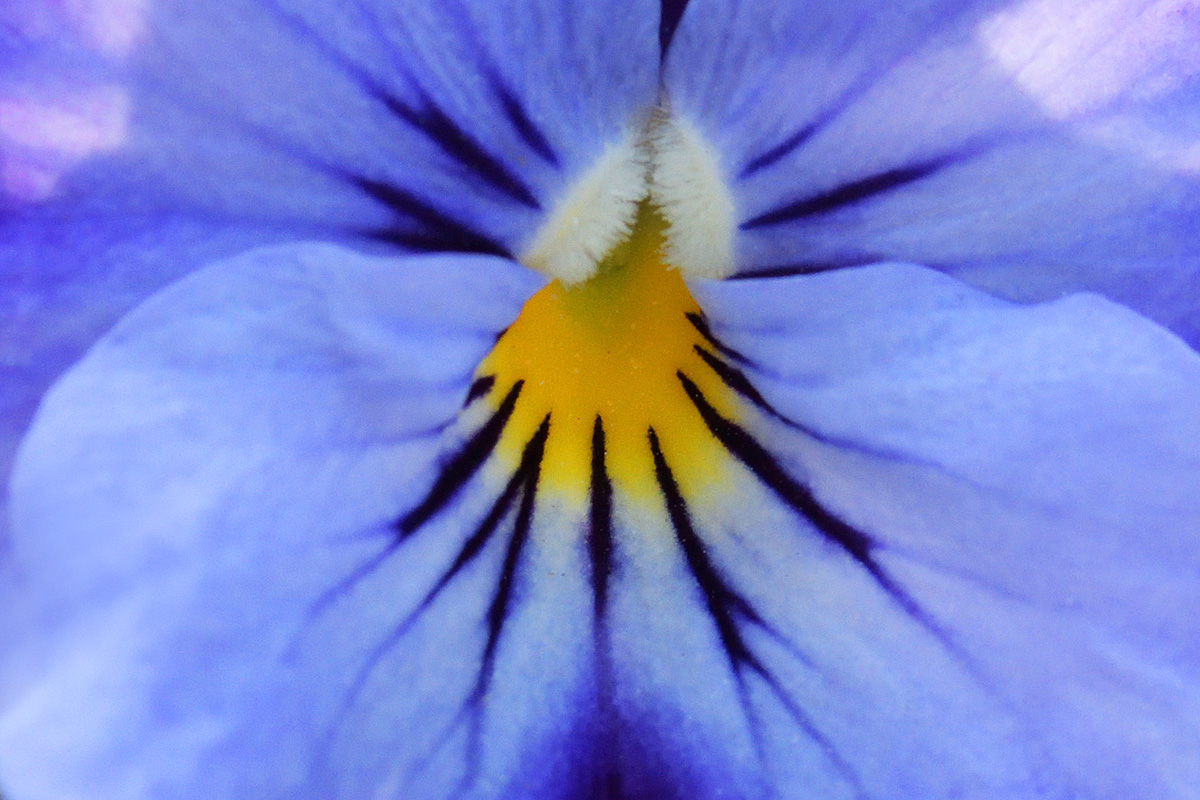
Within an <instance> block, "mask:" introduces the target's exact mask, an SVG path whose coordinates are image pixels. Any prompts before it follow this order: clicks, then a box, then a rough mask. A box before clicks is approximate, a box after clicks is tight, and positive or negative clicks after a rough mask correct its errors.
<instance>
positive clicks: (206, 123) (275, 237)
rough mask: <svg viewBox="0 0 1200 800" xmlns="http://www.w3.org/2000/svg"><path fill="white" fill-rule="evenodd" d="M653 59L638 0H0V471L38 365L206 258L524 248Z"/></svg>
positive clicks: (68, 355) (653, 84)
mask: <svg viewBox="0 0 1200 800" xmlns="http://www.w3.org/2000/svg"><path fill="white" fill-rule="evenodd" d="M531 43H536V46H531ZM658 64H659V49H658V4H657V3H656V2H651V1H650V0H628V2H617V3H612V4H607V3H606V4H604V5H603V6H596V5H593V4H582V5H581V4H578V3H568V2H563V0H536V1H535V2H523V3H519V4H515V5H514V4H496V3H491V2H485V1H483V0H454V1H452V2H447V3H435V4H430V3H425V2H400V3H395V2H374V1H373V0H365V1H364V2H351V3H341V2H333V0H327V1H318V0H218V2H210V3H205V4H203V5H197V4H196V3H191V2H186V1H185V0H111V1H110V0H70V1H69V2H59V1H58V0H19V1H18V2H14V3H9V4H7V5H6V6H5V8H4V9H3V10H0V369H3V370H4V372H3V373H0V414H2V420H3V422H2V423H0V475H3V476H4V478H0V483H4V484H6V483H7V473H8V462H9V459H10V454H11V451H12V449H13V448H14V447H15V443H16V441H17V440H18V439H19V437H20V434H21V432H22V431H23V430H24V427H25V425H26V424H27V422H28V420H29V417H30V415H31V414H32V412H33V409H34V408H35V407H36V404H37V401H38V399H39V398H40V396H41V393H42V392H43V391H45V389H46V387H47V386H48V385H49V382H50V381H52V380H53V379H54V377H55V376H57V375H58V374H59V373H60V372H61V371H62V370H63V369H64V368H65V367H66V366H67V365H68V364H70V363H71V362H72V361H74V360H75V359H77V358H78V357H79V356H81V355H82V353H83V351H84V350H85V349H86V348H87V346H88V345H90V343H91V342H92V341H94V340H95V338H96V337H97V336H99V335H100V334H101V333H102V332H103V331H104V330H106V329H107V328H108V327H109V326H110V325H112V323H113V322H114V321H115V320H116V319H117V318H119V317H120V315H121V314H123V313H124V312H125V311H127V310H128V309H129V308H130V307H132V305H133V304H135V303H136V302H138V301H140V300H141V299H143V298H145V297H147V296H148V295H149V294H150V293H152V292H154V291H156V290H157V289H159V288H161V287H162V286H164V285H166V284H167V283H169V282H170V281H171V280H173V279H175V278H177V277H179V276H181V275H183V274H186V273H187V272H189V271H190V270H192V269H195V268H196V267H198V266H201V265H203V264H205V263H207V262H208V261H210V260H211V259H213V258H215V257H219V256H222V255H228V254H232V253H235V252H238V251H240V250H242V249H244V248H245V247H247V246H249V245H251V244H254V243H263V242H270V241H280V240H297V239H324V240H330V241H338V242H343V243H349V244H353V245H356V246H364V247H376V248H377V247H399V248H402V249H408V250H439V251H459V252H486V253H509V252H517V251H519V250H521V249H523V248H525V247H527V246H528V245H529V244H530V243H531V242H532V240H533V239H534V237H535V235H536V233H537V230H538V228H539V226H540V225H541V224H542V223H543V222H544V221H545V219H546V218H547V217H548V216H549V215H550V214H551V213H552V212H553V210H554V209H555V208H556V206H557V205H558V204H559V203H560V202H562V201H564V199H565V198H566V197H567V195H568V194H569V193H570V189H571V187H572V186H573V184H575V183H576V182H578V181H579V180H580V179H581V178H582V177H583V176H584V175H586V174H587V173H588V171H589V169H591V168H592V167H593V166H594V165H595V164H596V162H598V161H599V160H600V159H602V157H603V156H604V155H605V154H606V153H608V152H609V151H610V150H611V149H612V148H613V147H616V146H617V145H619V144H620V143H621V142H623V141H624V138H625V137H626V135H627V133H628V129H629V128H630V127H631V126H633V127H636V124H637V122H636V119H634V117H635V116H636V114H637V113H638V112H640V111H641V110H642V109H644V108H645V107H647V106H649V105H651V104H652V103H653V102H654V99H655V97H656V92H657V80H658ZM636 199H637V198H635V200H636Z"/></svg>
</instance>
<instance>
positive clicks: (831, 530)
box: [676, 372, 941, 638]
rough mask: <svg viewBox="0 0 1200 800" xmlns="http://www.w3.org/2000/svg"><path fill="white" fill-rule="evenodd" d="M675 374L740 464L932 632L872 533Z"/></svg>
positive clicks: (685, 380) (709, 427)
mask: <svg viewBox="0 0 1200 800" xmlns="http://www.w3.org/2000/svg"><path fill="white" fill-rule="evenodd" d="M676 375H677V376H678V378H679V380H680V382H681V383H682V384H683V389H684V391H685V392H686V393H687V395H688V397H689V398H690V399H691V401H692V404H693V405H694V406H695V407H696V410H697V411H699V412H700V416H701V418H702V419H703V420H704V424H705V425H707V426H708V429H709V431H711V432H712V434H713V436H715V437H716V438H717V441H719V442H720V443H721V445H722V446H723V447H724V448H725V449H726V450H728V451H729V452H730V453H731V454H732V455H733V456H734V457H736V458H737V459H738V460H739V461H741V462H742V464H744V465H745V466H746V468H747V469H749V470H750V471H751V472H752V473H753V474H754V475H755V476H756V477H757V478H758V479H759V480H760V481H762V483H763V484H764V485H765V486H766V487H767V488H769V489H770V490H771V491H772V492H774V493H775V495H776V496H777V497H779V499H780V500H782V501H783V502H784V503H786V504H787V505H788V506H789V507H791V508H792V510H794V511H795V512H796V513H798V514H800V516H802V517H803V518H804V519H805V520H807V521H808V522H809V523H811V524H812V526H813V527H814V528H816V530H817V531H818V532H819V533H820V534H821V535H822V536H823V537H824V538H825V539H826V540H827V541H829V542H830V543H832V544H835V545H837V546H838V547H840V548H841V549H842V550H843V551H845V553H846V554H847V555H849V556H850V557H851V558H852V559H854V560H855V561H856V562H857V563H858V564H859V565H860V566H861V567H862V568H863V569H864V570H866V571H867V573H868V574H869V575H870V576H871V577H872V578H873V579H874V580H875V582H876V583H877V584H878V585H879V587H880V588H882V589H883V590H884V591H885V592H887V594H888V595H890V596H891V597H892V599H893V600H894V601H895V602H896V604H897V605H899V606H900V607H901V608H902V609H904V611H905V612H907V613H908V614H909V615H910V616H912V617H913V618H914V619H917V620H920V621H922V622H923V623H924V624H925V625H926V627H927V628H930V629H931V630H933V624H932V622H930V621H929V620H928V617H927V615H926V614H925V613H924V611H923V609H921V608H920V606H918V605H917V603H916V602H915V601H914V600H913V599H912V598H911V597H910V596H909V595H908V593H907V592H905V591H904V590H903V589H902V588H901V587H900V586H899V585H898V584H896V582H895V581H893V580H892V578H891V576H890V575H888V574H887V573H886V572H885V571H884V570H883V568H882V567H881V566H880V565H879V564H878V562H876V561H875V558H874V557H873V555H872V550H873V549H874V548H875V546H876V545H875V542H874V541H873V540H872V539H871V538H870V537H869V536H868V535H867V534H865V533H863V532H862V531H860V530H858V529H857V528H855V527H854V526H852V525H850V524H848V523H847V522H845V521H844V520H842V519H841V518H839V517H837V516H835V515H834V514H833V513H831V512H830V511H829V510H828V509H826V508H825V507H824V506H822V505H821V504H820V503H819V502H818V501H817V499H816V497H814V495H813V493H812V491H811V490H809V489H808V488H807V487H805V486H802V485H800V484H799V483H797V482H796V481H795V480H793V479H792V477H791V476H790V475H788V474H787V472H786V471H785V470H784V469H783V467H782V466H780V464H779V462H778V461H776V460H775V458H774V456H772V455H771V454H770V453H768V452H767V451H766V449H765V448H764V447H763V446H762V445H760V444H759V443H758V442H757V441H755V439H754V437H753V436H751V435H750V434H749V433H747V432H746V430H745V429H744V428H742V427H741V426H740V425H738V424H737V423H735V422H733V421H732V420H728V419H726V418H725V417H723V416H721V414H720V413H719V412H718V411H717V410H716V409H715V408H713V407H712V405H711V404H710V403H709V402H708V400H707V399H706V398H705V397H704V395H703V394H702V393H701V391H700V389H699V388H698V387H697V386H696V384H695V383H693V382H692V380H691V379H690V378H688V377H687V375H685V374H683V373H682V372H678V373H676ZM939 638H941V637H940V636H939Z"/></svg>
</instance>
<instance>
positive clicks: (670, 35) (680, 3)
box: [658, 0, 688, 59]
mask: <svg viewBox="0 0 1200 800" xmlns="http://www.w3.org/2000/svg"><path fill="white" fill-rule="evenodd" d="M687 4H688V0H662V6H661V10H660V14H659V18H658V52H659V58H661V59H666V57H667V50H669V49H670V48H671V40H672V39H674V38H675V31H676V29H677V28H679V21H680V20H681V19H682V18H683V12H684V10H685V9H686V8H687Z"/></svg>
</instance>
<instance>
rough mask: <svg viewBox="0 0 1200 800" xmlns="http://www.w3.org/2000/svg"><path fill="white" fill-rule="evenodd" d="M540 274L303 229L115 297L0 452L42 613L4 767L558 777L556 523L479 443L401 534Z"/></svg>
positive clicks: (348, 788)
mask: <svg viewBox="0 0 1200 800" xmlns="http://www.w3.org/2000/svg"><path fill="white" fill-rule="evenodd" d="M541 280H542V279H540V278H539V277H537V276H536V275H534V274H532V273H529V272H528V271H526V270H523V269H521V268H520V267H518V266H516V265H515V264H511V263H508V262H504V261H501V260H498V259H493V258H489V257H479V256H467V257H462V256H459V257H452V256H437V257H423V258H409V259H384V258H367V257H362V256H357V255H354V254H352V253H350V252H348V251H344V250H339V249H336V248H333V247H331V246H328V245H297V246H291V247H286V248H276V249H270V250H260V251H255V252H253V253H250V254H247V255H245V256H242V257H239V258H237V259H234V260H232V261H229V262H225V263H223V264H219V265H216V266H213V267H209V268H206V269H204V270H202V271H200V272H198V273H196V274H194V275H193V276H190V277H189V278H186V279H184V280H183V281H181V282H179V283H177V284H176V285H174V286H172V287H171V288H170V289H168V290H166V291H164V292H162V293H160V294H159V295H156V296H155V297H153V298H152V299H151V300H149V301H148V302H147V303H145V304H144V305H142V306H141V307H140V308H138V309H137V310H136V311H135V312H133V313H132V314H130V315H129V316H128V317H126V318H125V319H124V320H122V322H121V323H120V324H119V325H118V326H117V327H116V328H115V329H114V330H113V332H112V333H111V334H109V335H108V336H106V337H105V338H104V339H103V340H102V341H101V342H100V343H99V344H98V345H97V346H96V347H95V348H94V349H93V350H92V351H91V352H90V353H89V355H88V356H87V357H86V358H85V359H84V360H83V361H82V362H80V363H79V364H78V365H76V366H75V367H73V368H72V369H71V370H70V371H69V372H68V373H67V375H66V376H65V377H64V378H63V379H62V380H61V381H60V382H59V383H58V384H57V385H56V386H55V388H54V389H53V390H52V392H51V393H50V394H49V395H48V397H47V399H46V401H45V403H44V404H43V406H42V409H41V410H40V412H39V416H38V418H37V421H36V422H35V425H34V427H33V429H32V431H31V432H30V434H29V436H28V437H27V438H26V440H25V442H24V444H23V447H22V451H21V455H20V458H19V461H18V466H17V469H16V473H15V477H14V482H13V486H14V492H13V498H14V503H13V508H14V519H15V525H14V532H15V536H14V544H15V560H16V565H17V577H18V579H19V581H20V587H19V589H20V591H21V592H23V594H22V595H19V599H20V600H21V602H22V603H23V606H22V607H23V608H25V609H27V610H28V613H29V614H30V615H31V616H30V619H29V620H28V622H27V624H28V626H29V627H27V628H26V629H25V630H24V631H23V634H22V635H21V636H19V637H17V639H16V641H17V642H19V643H20V644H14V643H13V642H12V640H10V642H9V644H8V645H7V648H8V650H7V652H6V655H5V658H4V661H3V663H4V664H5V668H6V672H8V673H9V674H8V675H6V676H5V681H4V692H3V693H4V695H5V697H4V710H3V713H2V715H0V775H2V776H3V779H4V781H5V786H6V789H7V790H8V791H11V792H12V793H13V794H14V795H15V796H16V797H28V798H39V797H46V798H50V797H53V798H56V800H62V799H63V798H75V797H79V798H85V797H95V796H97V795H103V796H112V797H163V796H172V797H231V796H236V797H246V798H253V797H270V798H275V797H322V798H323V797H348V798H351V797H352V798H357V797H364V796H393V795H395V796H404V797H459V796H464V794H463V793H462V792H464V791H466V790H465V789H464V788H463V787H464V786H469V787H470V791H469V792H468V794H470V796H480V797H487V796H495V795H497V794H504V793H507V796H522V797H537V796H540V794H541V793H542V792H543V791H544V792H546V793H551V794H552V793H553V792H555V791H557V789H556V787H558V788H561V785H562V783H563V781H565V780H566V779H567V777H568V775H567V774H566V773H565V772H564V771H563V770H565V769H566V768H567V765H568V764H569V762H570V761H571V751H572V748H574V747H576V746H577V745H576V744H575V741H576V735H577V734H579V733H580V726H585V727H586V725H587V724H588V721H587V720H581V719H580V716H581V714H580V713H575V712H574V711H573V709H577V708H582V707H584V706H586V703H584V702H582V701H581V698H582V699H584V700H586V699H587V698H590V697H591V696H592V694H594V688H593V686H592V685H591V681H592V679H591V675H590V669H591V661H590V652H591V651H590V647H591V640H590V634H589V633H588V630H587V625H586V622H587V620H588V619H589V618H590V617H589V616H587V615H590V609H589V607H588V605H587V604H589V603H590V602H591V594H590V590H589V589H588V587H587V586H586V585H585V582H584V580H583V578H582V577H580V576H581V575H582V574H583V573H582V570H581V568H580V566H579V565H578V564H577V563H576V561H577V560H578V557H579V556H578V555H577V554H576V553H575V552H574V550H572V549H571V547H570V546H567V547H563V543H564V542H566V543H567V544H568V545H569V544H570V542H571V541H572V540H571V539H570V537H566V538H564V537H563V536H562V531H561V529H560V526H558V525H556V524H554V523H555V520H554V519H553V518H552V516H551V515H550V512H546V513H545V514H543V513H542V512H541V511H540V510H539V511H538V513H537V514H536V515H534V516H533V517H532V519H530V517H529V513H531V512H530V509H531V508H532V494H531V492H530V491H528V490H529V488H530V487H529V484H528V483H527V482H525V481H520V482H518V481H516V479H515V478H514V479H512V480H511V481H510V476H509V475H502V474H500V473H499V472H498V471H497V470H495V469H490V468H487V467H485V468H483V469H480V470H478V471H477V472H476V473H475V474H474V477H472V478H470V480H469V482H468V483H467V484H466V486H465V488H464V489H463V491H461V492H459V494H458V495H456V496H455V497H454V498H453V502H450V503H449V504H448V505H446V506H445V508H444V510H443V511H442V513H440V514H439V515H437V516H434V517H433V518H431V519H430V520H429V521H428V523H427V524H426V525H425V526H423V527H421V528H420V529H419V530H417V531H416V532H415V533H413V534H411V535H408V536H402V535H400V534H401V531H402V530H405V526H404V525H403V524H400V523H401V518H402V517H403V515H405V514H406V512H409V511H411V509H413V507H415V506H417V505H418V503H419V501H420V500H421V498H422V497H423V496H424V495H425V494H426V493H427V492H429V491H430V486H431V484H433V485H436V484H435V482H434V478H435V476H436V475H437V472H438V469H439V468H442V469H451V467H450V466H448V464H449V463H450V462H446V461H444V460H442V459H443V458H444V455H443V454H444V453H445V451H446V449H447V448H453V447H457V446H458V445H460V444H461V443H462V437H463V436H464V435H467V434H464V432H463V430H462V429H460V428H458V427H456V426H454V425H453V424H451V423H453V421H454V420H455V418H456V417H457V416H458V414H459V408H460V406H461V405H462V403H463V400H464V397H466V396H468V394H469V391H468V390H469V387H470V386H471V378H472V373H473V370H474V368H475V366H476V364H477V363H478V361H479V360H480V358H481V357H482V356H483V354H484V353H486V352H487V350H488V349H489V348H490V347H491V346H492V344H493V341H494V338H495V336H496V333H497V332H498V331H499V330H501V329H502V328H503V327H504V326H506V325H507V324H508V323H509V322H511V320H512V318H513V317H514V316H515V315H516V313H517V311H518V310H519V308H520V304H521V303H522V302H523V301H524V299H525V298H526V297H527V296H528V295H529V294H530V293H531V292H533V291H534V290H535V289H536V288H537V287H538V286H539V285H540V283H541ZM480 412H482V407H481V404H479V403H476V404H473V405H471V406H470V407H468V409H467V410H466V412H464V413H465V415H466V420H467V422H465V423H464V425H467V427H469V425H468V424H467V423H469V422H470V420H471V419H472V415H475V416H479V413H480ZM535 439H536V437H535ZM536 446H537V444H536V441H534V442H531V444H530V446H529V447H530V448H533V449H535V448H536ZM518 474H519V475H523V476H524V478H525V479H528V478H529V474H528V472H527V471H524V472H521V471H519V472H518ZM535 477H536V476H535ZM506 483H507V488H506ZM514 487H515V488H514ZM505 498H507V499H505ZM527 498H528V501H527ZM493 515H497V516H495V518H494V520H493V522H494V523H495V524H494V526H493V528H491V529H489V528H488V527H487V525H488V523H487V519H488V518H489V517H492V516H493ZM522 520H524V522H522ZM523 525H524V526H525V527H524V528H522V526H523ZM481 531H483V532H484V533H486V534H487V535H486V536H484V537H483V539H482V540H480V541H482V546H480V547H475V546H474V545H473V544H471V542H472V541H473V540H475V539H476V537H478V536H479V535H480V532H481ZM521 531H524V532H523V533H521ZM514 542H520V543H521V545H523V549H522V550H521V551H520V553H519V555H520V566H519V568H515V569H514V568H510V566H509V562H510V554H511V553H512V552H513V549H514V547H517V545H514ZM456 564H458V566H455V565H456ZM504 575H508V576H509V577H508V578H504V577H503V576H504ZM529 575H539V576H540V575H551V576H558V577H556V578H551V579H548V580H539V581H537V582H531V581H528V580H527V578H528V576H529ZM443 579H445V585H444V587H441V588H440V589H438V588H437V587H439V585H440V582H441V581H442V580H443ZM505 586H507V588H502V587H505ZM497 598H500V599H497ZM497 609H499V610H497ZM581 613H582V614H584V615H585V616H583V617H582V620H583V622H584V623H585V624H584V625H582V626H581V625H580V624H579V622H580V614H581ZM584 655H587V656H588V657H587V658H584V657H582V656H584ZM549 665H552V666H549ZM551 709H557V710H558V712H559V713H551V711H550V710H551Z"/></svg>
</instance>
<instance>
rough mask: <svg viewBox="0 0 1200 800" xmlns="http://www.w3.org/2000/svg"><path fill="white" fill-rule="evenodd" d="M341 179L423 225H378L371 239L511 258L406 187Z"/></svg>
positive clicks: (496, 244) (363, 179) (354, 177)
mask: <svg viewBox="0 0 1200 800" xmlns="http://www.w3.org/2000/svg"><path fill="white" fill-rule="evenodd" d="M345 179H346V180H347V181H349V182H350V183H351V184H353V185H354V186H357V187H358V188H359V189H361V190H362V191H363V192H364V193H365V194H366V195H368V196H369V197H371V198H373V199H374V200H377V201H378V202H380V203H382V204H383V205H385V206H387V207H388V208H390V209H391V210H392V211H395V212H396V213H398V214H402V215H404V216H406V217H409V218H410V219H412V220H415V221H416V222H418V223H419V224H421V225H423V226H424V228H425V230H424V231H408V230H401V229H398V228H381V229H378V230H373V231H369V232H368V235H369V236H371V237H372V238H374V239H376V240H378V241H381V242H388V243H391V244H399V245H403V246H405V247H409V248H412V249H414V250H431V251H436V250H455V251H458V252H463V253H482V254H485V255H496V256H501V257H505V258H508V257H511V255H512V254H511V253H509V251H508V248H506V247H505V246H504V245H502V244H500V243H499V242H496V241H495V240H493V239H490V238H489V237H487V236H485V235H484V234H482V233H479V232H478V231H476V230H474V229H472V228H471V227H469V226H467V225H465V224H464V223H462V222H459V221H458V220H456V219H454V218H453V217H451V216H449V215H448V214H446V213H444V212H443V211H441V210H439V209H437V208H435V207H434V206H432V205H430V204H429V203H428V202H426V201H425V200H422V199H421V198H419V197H417V196H416V195H415V194H413V193H412V192H410V191H408V190H407V189H404V188H401V187H399V186H395V185H393V184H390V183H387V182H386V181H380V180H375V179H373V178H366V177H363V176H360V175H347V176H345Z"/></svg>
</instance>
